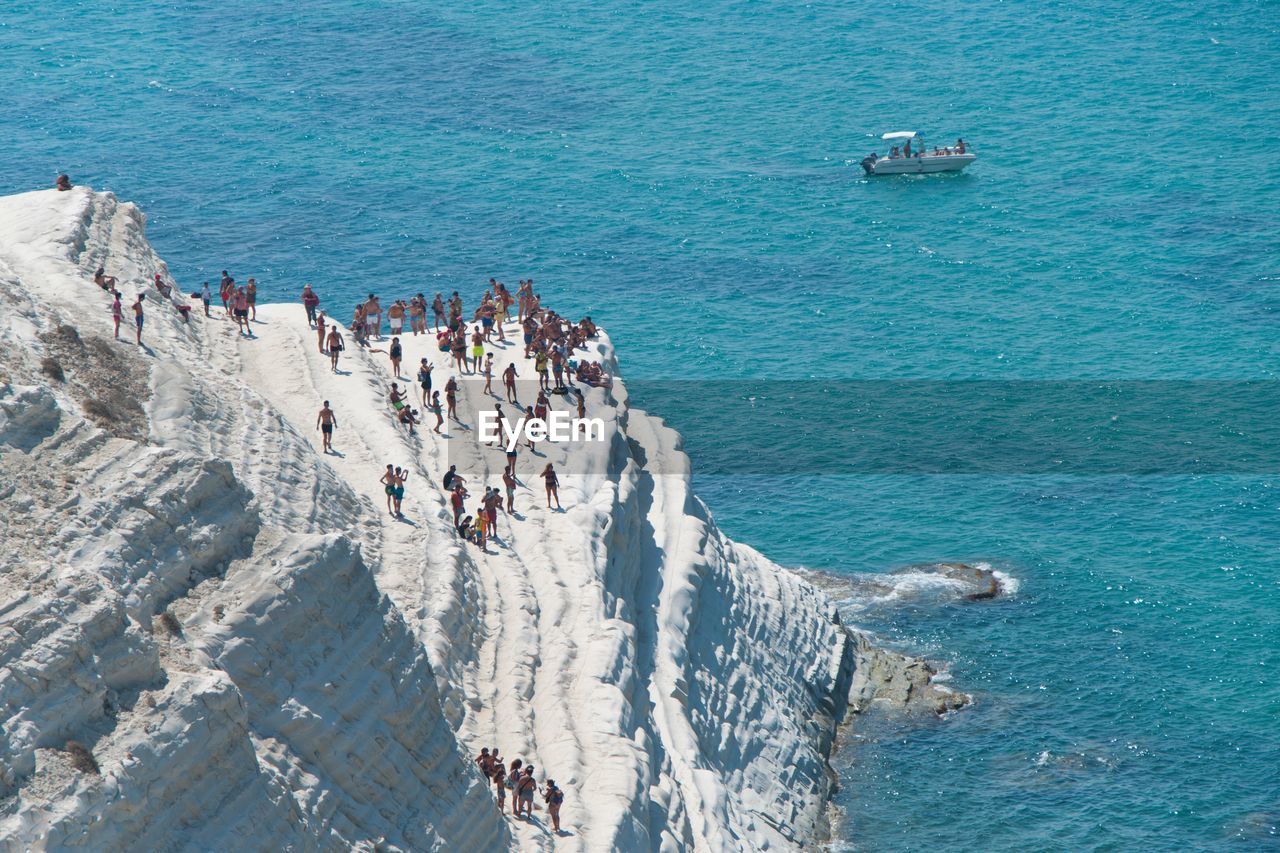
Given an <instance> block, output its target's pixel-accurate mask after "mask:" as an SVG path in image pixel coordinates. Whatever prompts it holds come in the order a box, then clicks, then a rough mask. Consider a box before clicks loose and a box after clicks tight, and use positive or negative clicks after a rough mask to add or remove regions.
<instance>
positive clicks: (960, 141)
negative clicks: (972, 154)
mask: <svg viewBox="0 0 1280 853" xmlns="http://www.w3.org/2000/svg"><path fill="white" fill-rule="evenodd" d="M956 153H957V154H963V153H964V140H963V139H957V140H956Z"/></svg>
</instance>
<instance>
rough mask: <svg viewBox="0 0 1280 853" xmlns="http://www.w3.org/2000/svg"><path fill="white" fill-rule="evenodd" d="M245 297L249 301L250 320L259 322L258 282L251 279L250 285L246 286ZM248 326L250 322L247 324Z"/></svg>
mask: <svg viewBox="0 0 1280 853" xmlns="http://www.w3.org/2000/svg"><path fill="white" fill-rule="evenodd" d="M244 295H245V296H246V297H248V301H249V319H250V320H253V321H254V322H255V323H256V322H257V321H258V280H257V279H256V278H250V279H249V283H248V284H246V285H245V286H244ZM245 325H248V322H247V321H246V322H245Z"/></svg>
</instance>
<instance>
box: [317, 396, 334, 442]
mask: <svg viewBox="0 0 1280 853" xmlns="http://www.w3.org/2000/svg"><path fill="white" fill-rule="evenodd" d="M337 425H338V416H337V415H335V414H334V413H333V409H331V408H329V401H328V400H325V401H324V408H322V409H321V410H320V414H318V415H316V429H318V430H320V435H321V438H322V439H323V442H324V446H323V449H324V452H325V453H332V452H333V430H334V428H335V427H336V426H337Z"/></svg>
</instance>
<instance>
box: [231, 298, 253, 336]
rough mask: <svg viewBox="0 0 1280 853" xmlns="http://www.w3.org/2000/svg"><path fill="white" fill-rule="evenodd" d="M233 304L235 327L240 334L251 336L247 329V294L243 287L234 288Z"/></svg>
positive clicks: (251, 333)
mask: <svg viewBox="0 0 1280 853" xmlns="http://www.w3.org/2000/svg"><path fill="white" fill-rule="evenodd" d="M232 299H234V300H235V301H234V305H235V316H236V329H238V330H239V332H240V334H242V335H249V336H250V337H252V336H253V332H252V331H250V330H249V296H248V294H246V293H245V292H244V288H243V287H238V288H236V292H235V294H234V295H233V296H232Z"/></svg>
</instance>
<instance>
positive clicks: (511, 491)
mask: <svg viewBox="0 0 1280 853" xmlns="http://www.w3.org/2000/svg"><path fill="white" fill-rule="evenodd" d="M514 467H515V466H508V467H507V468H505V469H503V471H502V485H504V486H506V488H507V515H513V514H515V511H516V475H515V473H514V471H513V470H512V468H514Z"/></svg>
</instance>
